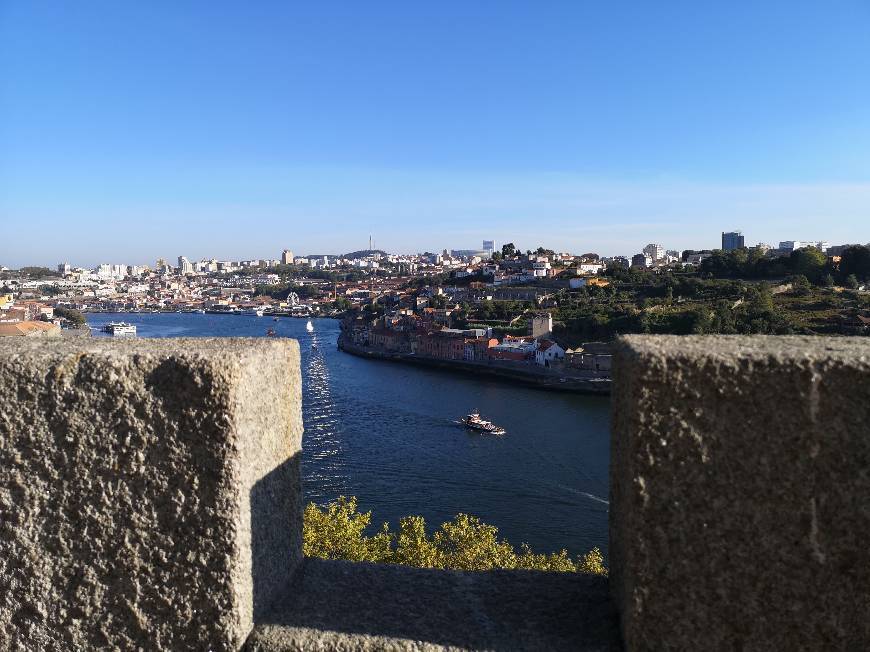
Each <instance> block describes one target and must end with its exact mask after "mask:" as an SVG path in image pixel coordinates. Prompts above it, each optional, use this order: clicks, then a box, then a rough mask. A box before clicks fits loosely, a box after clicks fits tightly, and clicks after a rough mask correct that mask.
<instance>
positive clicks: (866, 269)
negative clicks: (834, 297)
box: [840, 245, 870, 281]
mask: <svg viewBox="0 0 870 652" xmlns="http://www.w3.org/2000/svg"><path fill="white" fill-rule="evenodd" d="M840 274H841V275H842V276H843V278H846V277H848V276H855V278H856V279H857V280H858V281H867V280H870V248H868V247H862V246H861V245H855V246H853V247H846V249H845V250H844V251H843V255H842V256H841V257H840Z"/></svg>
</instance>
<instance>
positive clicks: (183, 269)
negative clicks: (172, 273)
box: [178, 256, 194, 274]
mask: <svg viewBox="0 0 870 652" xmlns="http://www.w3.org/2000/svg"><path fill="white" fill-rule="evenodd" d="M193 271H194V270H193V263H191V262H190V261H189V260H188V259H187V258H185V257H184V256H179V257H178V273H179V274H193Z"/></svg>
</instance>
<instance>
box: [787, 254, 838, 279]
mask: <svg viewBox="0 0 870 652" xmlns="http://www.w3.org/2000/svg"><path fill="white" fill-rule="evenodd" d="M827 262H828V258H827V256H825V254H823V253H822V252H821V250H819V249H816V248H815V247H804V248H803V249H796V250H795V251H792V252H791V256H789V259H788V265H789V267H790V268H791V271H792V273H794V274H795V275H798V276H805V277H806V278H807V279H808V280H810V281H814V282H815V281H818V280H819V278H821V276H822V274H823V273H824V269H825V264H826V263H827Z"/></svg>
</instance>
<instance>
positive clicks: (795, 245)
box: [779, 240, 831, 253]
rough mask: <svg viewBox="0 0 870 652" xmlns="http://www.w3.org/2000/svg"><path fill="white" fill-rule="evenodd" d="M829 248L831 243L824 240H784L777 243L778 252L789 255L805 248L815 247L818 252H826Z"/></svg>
mask: <svg viewBox="0 0 870 652" xmlns="http://www.w3.org/2000/svg"><path fill="white" fill-rule="evenodd" d="M830 246H831V243H830V242H825V241H824V240H817V241H811V240H784V241H782V242H780V243H779V248H780V250H781V251H783V252H785V253H791V252H792V251H797V250H798V249H806V248H807V247H815V248H816V249H818V250H819V251H822V252H826V251H827V250H828V247H830Z"/></svg>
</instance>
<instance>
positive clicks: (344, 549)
mask: <svg viewBox="0 0 870 652" xmlns="http://www.w3.org/2000/svg"><path fill="white" fill-rule="evenodd" d="M370 523H371V512H365V513H360V512H358V511H357V501H356V498H355V497H351V498H345V497H344V496H341V497H339V499H338V500H337V501H335V502H333V503H329V504H328V505H326V506H325V507H323V508H320V507H318V506H317V505H315V504H314V503H309V504H308V506H307V507H306V508H305V527H304V530H303V537H302V539H303V552H304V553H305V555H306V556H308V557H320V558H322V559H347V560H350V561H371V562H379V563H387V564H404V565H406V566H418V567H422V568H450V569H456V570H469V571H485V570H493V569H497V568H506V569H525V570H537V571H555V572H567V573H590V574H593V575H607V567H606V566H605V565H604V556H603V555H602V554H601V551H600V550H599V549H598V548H594V549H592V550H591V551H589V552H588V553H586V554H585V555H582V556H580V557H578V558H577V559H576V560H574V559H571V558H570V557H569V556H568V553H567V551H565V550H560V551H559V552H556V553H551V554H541V553H536V552H533V551H532V550H531V549H530V548H529V546H528V545H526V544H523V545H522V546H521V547H520V551H519V553H518V552H517V551H516V550H514V548H513V546H511V545H510V543H508V542H507V541H505V540H503V539H502V540H500V539H499V538H498V528H496V527H494V526H492V525H487V524H486V523H483V522H482V521H481V520H480V519H479V518H477V517H476V516H470V515H468V514H457V516H456V517H455V518H454V519H453V520H452V521H449V522H447V523H442V524H441V526H440V527H439V528H438V529H437V530H436V531H435V532H434V533H433V534H432V535H431V536H429V535H428V534H427V532H426V522H425V520H424V519H423V517H422V516H406V517H405V518H403V519H401V520H400V521H399V531H398V532H397V533H393V532H391V531H390V529H389V526H388V525H387V524H386V523H384V524H383V526H382V527H381V529H380V530H379V531H378V532H377V533H376V534H375V535H373V536H367V535H366V534H365V531H366V529H367V528H368V527H369V525H370Z"/></svg>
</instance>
